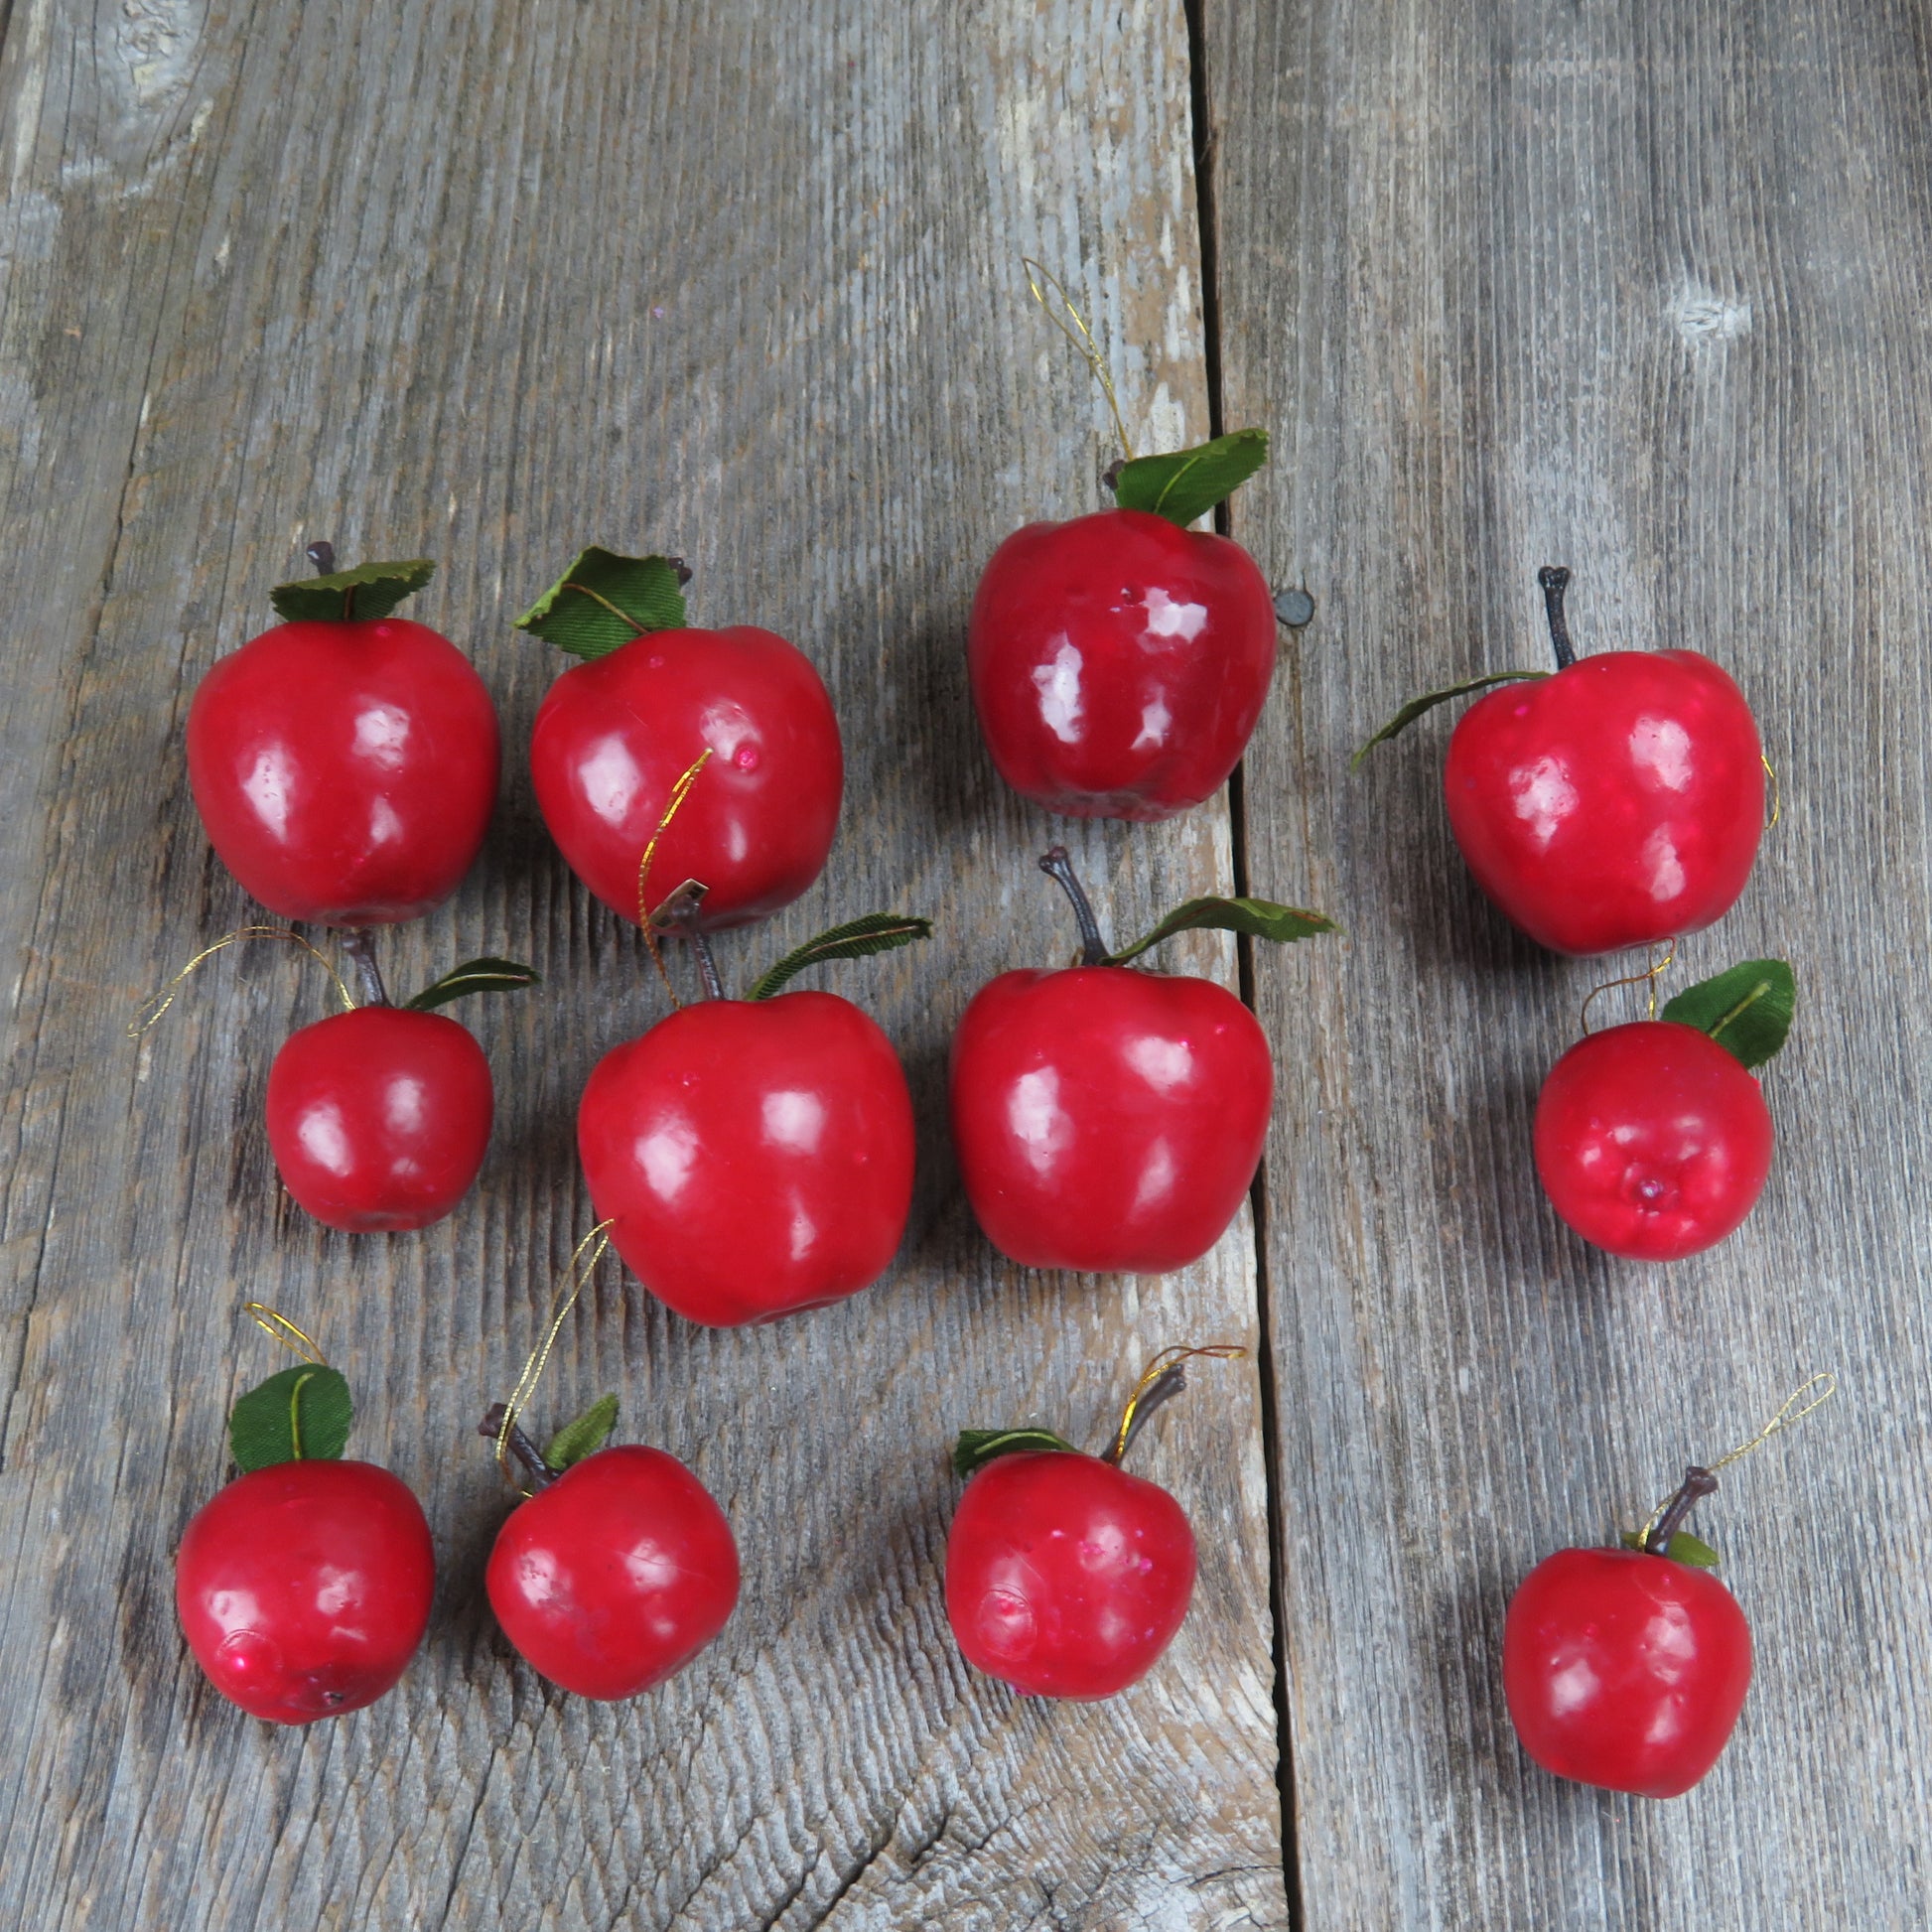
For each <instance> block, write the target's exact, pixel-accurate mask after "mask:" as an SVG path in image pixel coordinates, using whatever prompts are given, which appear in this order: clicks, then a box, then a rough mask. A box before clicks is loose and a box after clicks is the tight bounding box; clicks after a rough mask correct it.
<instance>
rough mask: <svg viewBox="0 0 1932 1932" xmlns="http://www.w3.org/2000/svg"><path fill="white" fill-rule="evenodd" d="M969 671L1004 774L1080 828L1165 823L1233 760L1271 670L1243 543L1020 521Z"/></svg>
mask: <svg viewBox="0 0 1932 1932" xmlns="http://www.w3.org/2000/svg"><path fill="white" fill-rule="evenodd" d="M967 664H968V669H969V671H970V674H971V681H972V690H973V704H974V707H975V708H976V710H977V711H978V713H979V721H980V730H981V732H982V734H983V735H984V737H985V739H986V745H987V749H988V751H990V752H991V753H992V754H993V762H994V763H995V764H996V765H997V766H998V767H999V771H1000V775H1001V776H1002V777H1003V778H1004V779H1005V780H1006V781H1007V783H1008V784H1010V785H1012V786H1013V788H1014V789H1015V790H1016V791H1018V792H1020V793H1021V794H1022V796H1024V797H1027V798H1031V799H1033V800H1035V802H1036V803H1038V804H1041V805H1044V806H1045V807H1046V808H1047V809H1048V810H1049V811H1055V812H1064V813H1067V814H1069V815H1070V816H1073V817H1077V818H1127V819H1141V820H1156V819H1164V818H1172V817H1173V815H1174V814H1175V813H1176V812H1183V811H1186V810H1187V809H1189V807H1191V806H1194V805H1198V804H1199V803H1201V801H1202V800H1203V799H1205V798H1209V797H1211V796H1212V795H1213V794H1214V793H1215V792H1216V791H1218V790H1219V789H1220V787H1221V786H1222V785H1223V784H1224V783H1226V781H1227V776H1228V773H1229V772H1230V771H1232V770H1233V769H1234V767H1235V765H1236V763H1238V762H1239V760H1240V758H1241V754H1242V752H1243V750H1245V749H1246V746H1247V743H1248V739H1249V736H1250V735H1251V734H1252V733H1253V731H1254V728H1255V724H1256V721H1257V720H1258V719H1259V718H1260V716H1261V708H1262V706H1263V704H1264V703H1265V702H1266V700H1267V697H1268V683H1269V680H1270V678H1272V677H1273V675H1274V671H1275V612H1274V607H1273V604H1272V603H1271V602H1270V598H1269V591H1268V586H1267V583H1266V582H1265V581H1264V580H1263V578H1262V575H1261V572H1260V571H1259V570H1257V569H1256V568H1255V565H1254V561H1253V559H1252V558H1250V557H1249V555H1248V553H1247V552H1246V551H1245V550H1243V549H1242V548H1241V547H1240V545H1238V544H1236V543H1233V542H1231V541H1230V540H1229V539H1228V538H1226V537H1219V536H1215V535H1214V534H1213V533H1212V532H1210V531H1201V530H1187V529H1183V528H1180V527H1177V526H1176V525H1175V524H1174V523H1173V522H1171V521H1170V520H1169V519H1168V518H1167V517H1166V516H1161V515H1156V514H1153V513H1151V512H1148V511H1144V510H1135V509H1115V510H1102V511H1100V512H1098V513H1097V514H1095V515H1092V516H1080V517H1075V518H1074V519H1073V520H1072V521H1071V522H1069V523H1032V524H1029V525H1027V527H1026V528H1024V529H1021V530H1017V531H1015V532H1014V534H1013V535H1012V536H1010V537H1008V538H1007V540H1006V541H1005V542H1004V543H1003V544H1001V545H1000V547H999V549H998V550H996V551H995V552H994V553H993V557H992V561H991V562H990V563H988V565H987V566H986V572H985V575H984V576H982V577H981V579H980V584H979V590H978V592H977V594H976V595H975V597H974V599H973V613H972V619H971V622H970V624H969V627H968V631H967Z"/></svg>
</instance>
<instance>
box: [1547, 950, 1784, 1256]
mask: <svg viewBox="0 0 1932 1932" xmlns="http://www.w3.org/2000/svg"><path fill="white" fill-rule="evenodd" d="M1793 1002H1794V989H1793V981H1792V975H1791V969H1790V968H1789V967H1788V966H1787V965H1785V963H1784V962H1783V961H1782V960H1774V959H1770V960H1767V959H1757V960H1747V961H1746V962H1745V963H1744V964H1743V965H1741V966H1737V967H1733V968H1731V970H1730V971H1729V972H1727V973H1723V974H1720V975H1719V976H1718V977H1717V978H1716V979H1714V980H1708V981H1705V982H1703V983H1702V984H1701V985H1698V986H1694V987H1692V988H1690V989H1689V990H1688V991H1687V992H1685V993H1683V994H1680V995H1679V996H1678V998H1677V999H1675V1000H1673V1001H1672V1002H1671V1003H1670V1004H1669V1005H1668V1006H1666V1007H1665V1009H1664V1014H1663V1018H1662V1019H1660V1020H1639V1021H1635V1022H1633V1023H1632V1024H1630V1025H1628V1026H1623V1027H1612V1028H1609V1029H1607V1030H1606V1031H1605V1032H1603V1033H1599V1034H1591V1035H1587V1037H1585V1038H1583V1039H1581V1040H1579V1041H1578V1042H1577V1044H1576V1045H1575V1046H1573V1047H1571V1049H1570V1050H1569V1051H1568V1052H1567V1053H1565V1054H1564V1056H1563V1057H1562V1058H1561V1059H1560V1060H1558V1062H1557V1063H1556V1065H1555V1066H1553V1067H1552V1068H1551V1069H1550V1073H1549V1077H1548V1078H1547V1079H1546V1080H1545V1081H1544V1083H1543V1091H1542V1093H1541V1094H1540V1095H1539V1096H1538V1098H1537V1103H1536V1130H1535V1137H1536V1171H1537V1174H1538V1176H1539V1177H1540V1178H1541V1180H1542V1182H1543V1186H1544V1190H1545V1192H1547V1193H1548V1194H1549V1196H1550V1200H1551V1203H1552V1205H1553V1206H1554V1207H1555V1208H1556V1210H1557V1212H1558V1213H1559V1214H1561V1215H1562V1216H1563V1218H1564V1220H1565V1221H1567V1222H1568V1223H1569V1224H1570V1226H1571V1227H1573V1228H1575V1229H1576V1231H1577V1232H1578V1233H1579V1234H1581V1235H1582V1236H1583V1237H1584V1239H1585V1240H1586V1241H1588V1242H1591V1243H1592V1244H1593V1245H1594V1246H1596V1247H1599V1248H1602V1249H1605V1250H1607V1251H1608V1252H1609V1253H1610V1254H1613V1255H1622V1256H1625V1257H1627V1258H1628V1259H1630V1260H1633V1261H1676V1260H1679V1259H1681V1258H1682V1257H1684V1256H1686V1255H1694V1254H1700V1253H1702V1252H1703V1251H1704V1250H1705V1249H1706V1248H1709V1247H1713V1246H1715V1245H1716V1244H1717V1243H1718V1242H1720V1241H1722V1240H1723V1239H1724V1238H1725V1236H1726V1235H1728V1234H1730V1233H1731V1232H1732V1231H1733V1230H1734V1229H1736V1228H1737V1227H1738V1226H1739V1225H1740V1224H1741V1223H1742V1222H1743V1220H1744V1217H1745V1216H1746V1215H1747V1214H1749V1212H1750V1211H1751V1209H1752V1208H1753V1207H1754V1206H1755V1205H1756V1203H1757V1197H1758V1196H1759V1194H1761V1193H1762V1192H1763V1191H1764V1183H1765V1180H1766V1178H1767V1177H1768V1175H1769V1173H1770V1171H1771V1151H1772V1129H1771V1114H1770V1110H1769V1109H1768V1108H1767V1107H1766V1106H1765V1104H1764V1096H1763V1094H1762V1092H1761V1091H1760V1090H1759V1087H1758V1083H1757V1081H1756V1080H1755V1079H1753V1078H1752V1077H1751V1073H1750V1070H1749V1069H1750V1068H1752V1067H1755V1066H1758V1065H1760V1064H1762V1062H1763V1061H1764V1060H1766V1059H1768V1058H1769V1057H1770V1055H1771V1054H1772V1053H1774V1052H1776V1051H1777V1049H1778V1047H1779V1046H1781V1045H1782V1044H1783V1042H1784V1037H1785V1034H1786V1032H1787V1031H1788V1030H1789V1027H1790V1024H1791V1014H1792V1009H1793Z"/></svg>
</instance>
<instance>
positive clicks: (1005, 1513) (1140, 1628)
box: [946, 1344, 1244, 1700]
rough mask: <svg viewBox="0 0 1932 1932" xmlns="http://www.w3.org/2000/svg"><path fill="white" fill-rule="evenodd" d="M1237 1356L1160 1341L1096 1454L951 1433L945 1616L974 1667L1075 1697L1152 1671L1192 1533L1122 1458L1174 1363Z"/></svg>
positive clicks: (1170, 1503) (1166, 1639)
mask: <svg viewBox="0 0 1932 1932" xmlns="http://www.w3.org/2000/svg"><path fill="white" fill-rule="evenodd" d="M1243 1352H1244V1351H1243V1350H1241V1349H1239V1348H1235V1347H1229V1346H1223V1345H1219V1344H1217V1345H1215V1346H1214V1347H1211V1348H1202V1349H1196V1348H1173V1349H1168V1350H1165V1351H1164V1352H1163V1353H1162V1354H1161V1355H1159V1356H1157V1357H1156V1359H1155V1361H1154V1362H1153V1363H1152V1364H1151V1365H1150V1367H1149V1369H1148V1372H1147V1373H1146V1374H1145V1375H1144V1376H1142V1378H1141V1381H1140V1384H1139V1385H1138V1387H1137V1388H1136V1389H1135V1391H1134V1395H1133V1398H1132V1399H1131V1400H1130V1402H1129V1403H1128V1406H1127V1413H1126V1414H1125V1416H1123V1417H1122V1419H1121V1426H1120V1429H1119V1430H1118V1432H1117V1433H1116V1435H1115V1437H1114V1441H1113V1443H1112V1444H1111V1445H1110V1446H1109V1448H1108V1449H1107V1451H1106V1453H1105V1454H1104V1455H1083V1454H1081V1453H1080V1451H1079V1450H1077V1449H1074V1448H1073V1447H1072V1445H1071V1444H1069V1443H1066V1442H1064V1441H1062V1440H1061V1439H1060V1438H1059V1437H1057V1436H1054V1435H1052V1434H1051V1433H1050V1432H1049V1431H1046V1430H1041V1429H1016V1430H968V1431H966V1432H965V1433H964V1434H962V1435H961V1437H960V1439H959V1443H958V1447H957V1448H956V1449H955V1450H954V1452H953V1468H954V1471H955V1473H957V1474H959V1475H962V1476H964V1477H966V1478H967V1481H966V1488H965V1491H964V1493H963V1494H962V1495H961V1496H960V1499H959V1508H958V1510H957V1512H956V1513H955V1514H954V1517H953V1523H952V1529H951V1531H950V1533H949V1534H948V1536H947V1538H946V1619H947V1621H948V1622H949V1623H950V1624H951V1626H952V1632H953V1636H954V1638H955V1639H956V1640H957V1641H958V1644H959V1648H960V1651H961V1654H962V1655H963V1656H964V1657H965V1659H966V1661H967V1662H968V1663H969V1664H971V1665H972V1666H973V1667H974V1669H976V1670H983V1671H985V1672H986V1673H987V1675H988V1676H990V1677H997V1678H999V1679H1001V1680H1002V1681H1003V1682H1005V1683H1008V1684H1011V1685H1012V1686H1013V1687H1014V1688H1015V1689H1016V1690H1020V1691H1025V1692H1029V1693H1031V1694H1032V1695H1034V1696H1035V1697H1053V1698H1069V1699H1076V1700H1086V1699H1094V1698H1105V1697H1112V1696H1113V1695H1114V1694H1115V1692H1117V1691H1123V1690H1125V1689H1126V1688H1127V1687H1128V1686H1129V1685H1130V1684H1136V1683H1138V1682H1139V1681H1140V1680H1141V1679H1142V1678H1143V1677H1145V1676H1146V1675H1147V1673H1148V1672H1149V1671H1150V1670H1151V1669H1153V1667H1154V1665H1155V1664H1156V1662H1157V1661H1158V1660H1159V1659H1160V1657H1161V1655H1162V1653H1163V1652H1164V1651H1165V1650H1166V1649H1167V1647H1168V1646H1169V1644H1171V1643H1172V1642H1173V1638H1174V1633H1175V1632H1176V1631H1177V1630H1178V1629H1179V1628H1180V1626H1181V1623H1182V1621H1183V1620H1184V1619H1185V1617H1186V1615H1187V1605H1188V1603H1189V1601H1190V1600H1191V1598H1192V1596H1193V1591H1194V1567H1195V1563H1194V1532H1193V1530H1192V1528H1191V1527H1190V1526H1189V1524H1188V1521H1187V1516H1186V1512H1185V1511H1184V1510H1182V1508H1181V1507H1180V1505H1179V1503H1177V1502H1176V1501H1175V1500H1174V1499H1173V1496H1172V1495H1170V1494H1169V1493H1168V1491H1167V1490H1165V1489H1163V1488H1162V1487H1161V1486H1160V1485H1159V1484H1158V1483H1153V1482H1148V1481H1146V1480H1144V1479H1143V1478H1142V1477H1140V1476H1135V1475H1129V1474H1128V1473H1127V1471H1126V1470H1124V1469H1123V1468H1121V1466H1120V1462H1121V1458H1122V1457H1123V1456H1124V1455H1125V1454H1126V1453H1127V1451H1128V1450H1129V1449H1131V1448H1132V1447H1133V1445H1134V1441H1135V1439H1136V1437H1137V1436H1138V1435H1139V1433H1140V1430H1141V1428H1142V1426H1143V1425H1144V1424H1145V1423H1146V1421H1147V1420H1148V1418H1149V1417H1150V1416H1152V1415H1153V1414H1154V1412H1155V1411H1156V1410H1157V1409H1159V1408H1160V1407H1161V1406H1162V1404H1163V1403H1165V1402H1167V1401H1168V1400H1169V1399H1171V1398H1172V1397H1173V1396H1175V1395H1177V1394H1179V1392H1180V1391H1181V1390H1182V1389H1183V1388H1185V1386H1186V1375H1185V1371H1184V1368H1183V1362H1184V1360H1185V1358H1187V1357H1189V1356H1196V1355H1218V1356H1221V1357H1223V1358H1232V1357H1236V1356H1239V1355H1240V1354H1242V1353H1243ZM1175 1358H1180V1359H1175Z"/></svg>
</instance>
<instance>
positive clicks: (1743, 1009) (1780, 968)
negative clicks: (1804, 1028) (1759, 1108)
mask: <svg viewBox="0 0 1932 1932" xmlns="http://www.w3.org/2000/svg"><path fill="white" fill-rule="evenodd" d="M1797 1004H1798V983H1797V981H1796V979H1795V978H1793V976H1792V972H1791V968H1790V967H1789V966H1788V965H1786V964H1785V962H1784V961H1783V960H1782V959H1747V960H1745V961H1744V963H1743V964H1742V965H1741V966H1733V967H1731V968H1730V970H1729V971H1728V972H1725V973H1719V974H1718V975H1717V976H1716V977H1715V978H1713V979H1708V980H1700V981H1699V982H1698V983H1697V985H1695V986H1687V987H1686V988H1685V989H1684V991H1683V992H1682V993H1680V994H1678V995H1677V997H1676V998H1675V999H1674V1000H1671V1001H1669V1002H1668V1003H1667V1004H1666V1005H1665V1007H1664V1012H1663V1018H1664V1019H1666V1020H1675V1021H1677V1022H1678V1023H1679V1024H1680V1025H1681V1026H1685V1027H1695V1028H1696V1029H1697V1030H1698V1032H1699V1033H1701V1034H1709V1035H1711V1037H1712V1038H1713V1039H1715V1040H1716V1041H1717V1042H1718V1044H1719V1045H1720V1046H1722V1047H1724V1048H1725V1050H1726V1051H1727V1052H1731V1053H1734V1054H1735V1055H1736V1056H1737V1058H1738V1059H1739V1060H1741V1061H1742V1062H1743V1064H1744V1065H1745V1066H1752V1067H1755V1066H1762V1065H1763V1064H1764V1062H1765V1061H1766V1060H1768V1059H1769V1058H1770V1057H1771V1056H1772V1054H1774V1053H1775V1052H1776V1051H1777V1050H1778V1048H1779V1047H1781V1046H1782V1045H1783V1044H1784V1042H1785V1038H1786V1036H1787V1035H1789V1034H1790V1032H1791V1018H1792V1015H1793V1013H1794V1012H1795V1011H1796V1010H1797Z"/></svg>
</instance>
